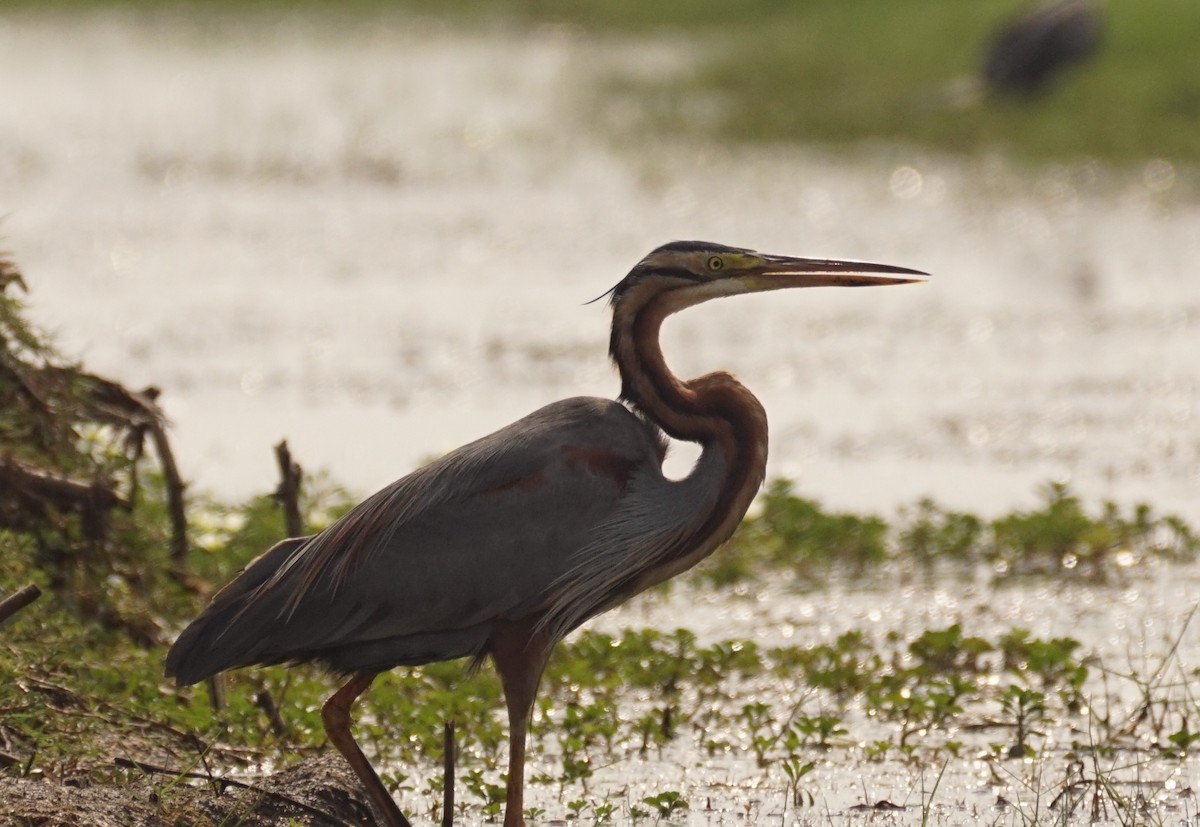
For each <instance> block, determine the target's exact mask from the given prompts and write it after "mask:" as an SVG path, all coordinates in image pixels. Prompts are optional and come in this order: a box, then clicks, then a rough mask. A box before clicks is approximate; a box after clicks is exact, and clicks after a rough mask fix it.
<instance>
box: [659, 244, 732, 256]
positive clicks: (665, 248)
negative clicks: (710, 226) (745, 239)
mask: <svg viewBox="0 0 1200 827" xmlns="http://www.w3.org/2000/svg"><path fill="white" fill-rule="evenodd" d="M710 252H711V253H752V252H754V251H753V250H747V249H745V248H743V247H728V246H726V245H724V244H717V243H716V242H715V241H670V242H667V243H666V244H664V245H662V246H661V247H658V248H656V249H655V250H654V252H653V253H651V254H650V255H654V253H710Z"/></svg>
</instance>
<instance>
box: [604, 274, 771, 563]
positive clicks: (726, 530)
mask: <svg viewBox="0 0 1200 827" xmlns="http://www.w3.org/2000/svg"><path fill="white" fill-rule="evenodd" d="M640 298H641V297H639V296H636V295H631V296H626V297H624V299H623V300H622V301H621V302H620V303H619V304H618V306H617V307H616V308H615V309H614V314H613V331H612V342H611V353H612V358H613V361H614V362H616V365H617V370H618V371H619V372H620V374H621V384H622V387H621V396H622V398H624V399H626V400H627V401H628V402H629V403H631V404H632V405H633V406H634V407H636V408H637V409H638V410H640V411H641V412H642V413H643V414H644V415H645V416H646V418H647V419H649V420H650V421H652V422H654V423H656V424H657V425H658V426H659V427H660V428H662V429H663V430H664V431H665V432H666V433H667V434H669V435H670V436H671V437H673V438H675V439H682V440H687V441H692V442H699V443H700V444H701V445H702V446H704V450H705V451H718V452H720V454H721V455H722V456H723V458H724V463H723V466H724V476H723V478H722V479H721V481H720V495H719V497H718V500H717V504H716V507H715V508H714V509H713V511H712V512H711V513H709V514H707V515H699V516H700V525H699V526H698V527H697V532H696V534H695V535H693V540H697V539H698V540H699V541H700V542H699V543H698V545H697V547H695V552H696V554H693V553H691V552H690V551H689V553H687V554H686V555H685V557H686V558H687V563H686V565H691V564H693V563H695V562H696V561H697V560H698V559H700V558H701V557H703V556H705V555H707V554H708V553H710V552H711V551H712V550H713V549H714V548H715V547H716V546H717V545H719V544H720V543H722V542H724V541H725V540H726V539H728V537H729V535H730V534H732V533H733V530H734V528H736V527H737V524H738V523H739V522H740V521H741V519H742V517H743V515H744V514H745V513H746V509H747V508H749V506H750V503H751V501H752V500H753V499H754V495H755V494H756V493H757V491H758V488H759V486H761V485H762V480H763V476H764V474H765V472H766V464H767V416H766V411H764V410H763V407H762V405H761V404H759V401H758V400H757V399H756V398H755V397H754V394H752V393H750V391H749V390H747V388H746V387H745V386H744V385H742V384H741V383H740V382H738V381H737V380H736V379H734V378H733V377H732V376H730V375H729V374H728V373H721V372H718V373H709V374H705V375H704V376H701V377H699V378H697V379H693V380H690V381H686V382H685V381H682V380H680V379H679V378H678V377H676V376H675V375H674V374H673V373H671V371H670V369H669V368H668V367H667V364H666V361H665V360H664V359H663V354H662V347H661V346H660V344H659V332H660V330H661V328H662V323H663V321H664V320H665V319H666V317H667V316H669V315H670V314H671V313H673V312H675V311H676V310H678V309H680V308H681V306H686V305H680V304H679V303H678V302H677V301H673V300H672V297H671V294H670V292H667V293H653V294H650V295H648V296H646V297H645V298H644V299H642V300H639V299H640ZM693 558H694V559H693ZM681 562H683V561H681ZM686 565H685V566H684V567H686ZM672 568H674V567H672ZM672 573H674V572H672Z"/></svg>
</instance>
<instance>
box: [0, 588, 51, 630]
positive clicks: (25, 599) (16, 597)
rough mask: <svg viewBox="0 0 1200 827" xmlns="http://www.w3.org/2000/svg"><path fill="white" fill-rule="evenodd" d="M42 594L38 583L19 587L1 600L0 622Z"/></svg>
mask: <svg viewBox="0 0 1200 827" xmlns="http://www.w3.org/2000/svg"><path fill="white" fill-rule="evenodd" d="M41 596H42V590H41V589H39V588H38V587H37V584H36V583H30V584H29V585H28V586H25V587H24V588H22V589H18V590H17V591H16V592H14V593H13V594H11V595H9V596H8V597H6V598H4V599H3V600H0V623H3V622H4V621H6V620H8V619H9V618H10V617H12V616H13V615H15V614H16V613H17V612H19V611H21V610H22V609H24V608H25V607H26V606H28V605H29V604H30V603H32V602H33V601H35V600H37V599H38V598H39V597H41Z"/></svg>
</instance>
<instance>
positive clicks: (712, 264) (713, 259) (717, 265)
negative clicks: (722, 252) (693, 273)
mask: <svg viewBox="0 0 1200 827" xmlns="http://www.w3.org/2000/svg"><path fill="white" fill-rule="evenodd" d="M724 266H725V260H724V259H723V258H721V257H720V256H710V257H709V259H708V269H709V270H712V271H713V272H716V271H717V270H720V269H721V268H723V267H724Z"/></svg>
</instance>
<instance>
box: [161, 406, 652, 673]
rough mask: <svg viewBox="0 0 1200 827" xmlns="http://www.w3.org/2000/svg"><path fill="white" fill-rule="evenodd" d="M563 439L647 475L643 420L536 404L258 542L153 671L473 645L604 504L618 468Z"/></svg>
mask: <svg viewBox="0 0 1200 827" xmlns="http://www.w3.org/2000/svg"><path fill="white" fill-rule="evenodd" d="M578 446H584V448H585V449H586V450H593V451H600V450H603V451H604V452H607V453H606V454H605V456H615V457H620V458H622V461H625V462H627V463H628V466H629V468H630V469H631V473H632V469H636V470H637V472H638V474H644V473H646V472H647V471H650V472H651V473H658V474H660V475H661V470H660V462H661V446H660V445H659V444H658V442H657V438H656V435H655V433H654V432H653V431H652V430H651V429H649V428H648V427H647V426H646V425H645V424H644V423H643V422H641V421H640V420H639V419H637V418H636V417H635V416H634V415H633V414H631V413H630V412H629V411H628V410H627V409H625V408H624V407H622V406H620V405H618V404H617V403H615V402H611V401H608V400H599V399H573V400H565V401H564V402H559V403H555V404H554V405H550V406H547V407H546V408H543V409H541V410H540V411H537V412H535V413H534V414H531V415H530V416H528V417H526V418H525V419H522V420H520V421H518V422H516V423H514V424H513V425H510V426H509V427H507V428H505V429H502V430H501V431H497V432H496V433H494V434H492V435H490V436H488V437H485V438H484V439H481V440H479V441H477V442H474V443H471V444H470V445H467V446H464V447H463V448H460V449H458V450H457V451H454V452H453V453H451V454H448V455H446V456H445V457H443V458H441V459H440V460H437V461H436V462H434V463H431V464H430V465H427V466H425V467H424V468H422V469H419V470H418V471H415V472H414V473H412V474H410V475H409V476H407V477H404V478H403V479H401V480H398V481H397V482H395V483H393V484H392V485H391V486H388V487H387V488H385V489H383V490H381V491H380V492H378V493H376V494H375V495H373V496H372V497H370V498H369V499H367V500H366V501H364V502H363V503H362V504H360V505H359V506H357V507H356V508H355V509H353V510H352V511H351V512H350V513H349V514H347V515H346V516H345V517H343V518H342V519H341V520H339V521H338V522H337V523H335V524H334V525H332V526H330V527H329V528H328V529H326V530H325V531H323V532H322V533H321V534H319V535H317V536H315V537H313V538H311V539H308V540H307V541H303V540H296V541H287V543H288V544H290V545H288V544H280V545H279V546H276V547H274V548H273V549H271V551H269V552H268V553H267V554H265V555H263V557H262V558H259V560H257V561H255V563H254V564H252V565H251V566H250V567H248V568H247V569H246V571H245V572H244V573H243V574H242V575H241V576H240V577H239V578H238V579H237V580H235V581H234V582H233V583H232V584H231V585H230V586H229V587H227V588H226V590H224V591H222V592H221V593H220V594H218V596H217V598H216V599H214V602H213V604H212V605H211V606H210V607H209V608H208V609H207V610H206V611H205V612H204V613H203V614H202V615H201V616H200V617H199V618H197V620H196V621H195V622H194V623H193V625H192V626H191V627H189V628H188V629H187V630H185V632H184V634H183V635H181V636H180V640H179V642H177V644H176V647H175V649H179V650H180V653H179V654H177V653H176V651H175V649H173V650H172V653H171V656H170V657H169V659H168V674H175V675H177V676H178V677H179V679H180V680H181V682H190V681H192V680H199V679H201V678H203V677H205V676H206V675H208V674H212V673H213V672H216V671H220V670H222V669H227V668H232V667H234V666H242V665H248V664H250V663H260V662H266V663H269V662H279V661H283V660H309V659H315V660H320V661H323V662H326V663H328V664H330V665H332V666H334V667H335V668H338V669H342V670H345V671H351V670H354V669H365V668H388V667H390V666H394V665H398V664H401V663H421V662H427V661H431V660H439V659H447V658H452V657H460V656H463V655H468V654H478V653H479V651H480V650H481V649H482V648H483V647H484V646H485V645H486V643H487V640H488V638H489V636H490V634H491V627H492V624H493V623H494V622H495V621H496V620H497V619H500V618H516V617H521V616H523V615H525V614H528V613H530V612H532V611H534V610H536V609H538V608H540V607H542V606H544V605H545V604H546V603H547V601H548V594H549V590H550V588H551V586H552V585H553V584H555V583H556V582H558V581H559V580H560V579H561V578H562V576H563V575H564V573H565V572H566V571H567V570H568V569H569V567H570V566H571V565H573V560H574V556H575V555H576V554H577V552H578V551H579V550H580V549H581V548H584V547H585V546H590V545H591V541H592V539H593V537H594V534H595V531H596V528H597V527H598V526H600V525H603V524H605V523H606V521H608V520H610V519H611V518H612V516H613V514H614V513H615V512H616V510H617V508H618V505H619V503H620V501H621V498H622V496H623V492H624V488H625V484H626V482H627V480H621V479H617V478H615V477H614V476H613V475H612V474H611V473H609V474H606V473H602V472H597V469H596V468H588V467H586V464H584V465H581V464H580V463H579V462H578V461H575V460H573V459H572V456H573V455H572V450H573V449H574V448H577V447H578ZM648 466H649V468H648ZM601 470H603V469H601ZM197 628H198V629H199V631H195V632H194V631H193V629H197Z"/></svg>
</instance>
